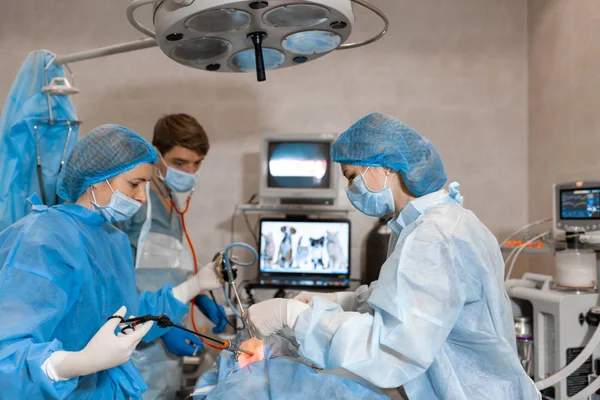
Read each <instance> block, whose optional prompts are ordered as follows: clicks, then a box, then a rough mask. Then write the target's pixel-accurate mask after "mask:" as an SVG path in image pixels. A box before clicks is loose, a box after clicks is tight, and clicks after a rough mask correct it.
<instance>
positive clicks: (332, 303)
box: [249, 113, 541, 400]
mask: <svg viewBox="0 0 600 400" xmlns="http://www.w3.org/2000/svg"><path fill="white" fill-rule="evenodd" d="M332 156H333V160H334V161H336V162H338V163H340V164H341V166H342V171H343V173H344V176H345V177H346V178H347V179H348V181H349V186H348V188H347V189H346V192H347V195H348V198H349V200H350V202H351V203H352V204H353V206H354V207H355V208H357V209H358V210H359V211H361V212H363V213H364V214H367V215H370V216H383V215H387V214H395V215H396V217H395V218H394V219H393V220H392V221H391V222H390V227H391V228H392V230H393V232H394V235H393V238H392V241H391V243H390V249H389V256H388V259H387V261H386V262H385V264H384V265H383V267H382V269H381V272H380V275H379V280H378V281H376V282H374V283H373V284H371V286H370V287H366V286H362V287H360V288H359V289H358V290H357V291H356V292H341V293H330V294H319V293H307V292H303V293H301V294H300V295H298V296H297V297H296V299H295V300H288V299H272V300H267V301H265V302H262V303H259V304H256V305H254V306H252V307H250V309H249V323H250V325H251V326H252V328H253V329H254V331H255V332H257V333H258V335H259V336H266V335H270V334H273V333H275V332H277V331H279V330H280V329H282V328H284V327H286V326H287V327H290V328H292V329H293V330H294V332H295V336H296V339H297V341H298V342H299V344H300V350H301V354H302V355H303V357H305V358H307V359H308V360H310V361H312V362H314V363H315V364H316V365H317V366H319V367H322V368H325V369H336V368H343V369H345V370H347V371H349V372H350V373H352V374H354V375H356V376H358V377H360V378H362V379H365V380H367V381H369V382H370V383H372V384H374V385H376V386H378V387H381V388H393V387H398V386H400V385H403V386H404V389H405V390H406V393H407V395H408V397H409V399H428V400H434V399H457V400H471V399H489V400H492V399H494V400H498V399H504V400H516V399H521V400H531V399H540V398H541V395H540V394H539V392H538V391H537V390H536V388H535V386H534V383H533V382H532V381H531V379H530V378H529V377H528V376H527V375H526V373H525V371H524V370H523V368H522V367H521V364H520V362H519V359H518V357H517V353H516V348H515V346H516V344H515V333H514V327H513V319H512V313H511V309H510V303H509V300H508V298H507V296H506V295H505V292H504V286H503V271H504V263H503V260H502V256H501V254H500V249H499V246H498V242H497V241H496V239H495V237H494V236H493V234H492V233H491V232H490V231H489V230H488V229H487V228H486V227H485V226H484V225H483V224H482V223H481V222H480V221H479V220H478V219H477V217H476V216H475V215H474V214H473V213H472V212H471V211H468V210H467V209H465V208H464V207H463V206H462V203H463V198H462V196H461V194H460V192H459V186H458V184H457V183H452V184H450V186H449V191H446V190H443V186H444V185H445V183H446V179H447V178H446V173H445V170H444V167H443V164H442V160H441V157H440V155H439V153H438V152H437V150H436V149H435V148H434V146H433V145H432V144H431V143H430V142H429V141H428V140H427V139H425V138H424V137H422V136H421V135H419V134H418V133H417V132H415V131H414V130H413V129H411V128H410V127H408V126H407V125H405V124H404V123H402V122H401V121H399V120H397V119H396V118H394V117H392V116H389V115H386V114H381V113H377V114H371V115H368V116H366V117H364V118H363V119H361V120H359V121H358V122H357V123H355V124H354V125H353V126H352V127H350V128H349V129H348V130H347V131H346V132H344V133H342V134H341V135H340V137H339V138H338V139H337V141H336V142H335V143H334V145H333V147H332Z"/></svg>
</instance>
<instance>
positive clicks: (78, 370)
mask: <svg viewBox="0 0 600 400" xmlns="http://www.w3.org/2000/svg"><path fill="white" fill-rule="evenodd" d="M126 312H127V308H126V307H125V306H123V307H121V308H119V311H117V312H116V313H115V314H114V315H118V316H120V317H124V316H125V313H126ZM120 323H121V320H120V319H118V318H112V319H110V320H108V322H106V323H105V324H104V325H103V326H102V327H101V328H100V329H99V330H98V332H96V334H95V335H94V337H93V338H92V339H91V340H90V341H89V342H88V344H87V345H86V346H85V348H84V349H83V350H81V351H76V352H72V351H62V350H60V351H55V352H54V353H52V355H50V357H48V359H47V360H46V361H45V362H44V364H42V370H43V371H44V372H45V373H46V375H47V376H48V377H49V378H50V379H51V380H53V381H55V382H57V381H66V380H69V379H71V378H75V377H77V376H85V375H90V374H93V373H95V372H98V371H104V370H107V369H110V368H113V367H117V366H119V365H123V364H125V363H126V362H127V361H129V359H130V358H131V355H132V354H133V351H134V350H135V348H136V346H137V345H138V343H139V342H140V341H141V340H142V338H143V337H144V336H145V335H146V333H148V331H149V330H150V328H152V325H154V322H153V321H150V322H146V323H144V324H141V325H138V326H136V327H135V328H134V329H127V330H125V332H124V333H121V332H119V333H118V334H115V329H116V328H117V326H119V325H120Z"/></svg>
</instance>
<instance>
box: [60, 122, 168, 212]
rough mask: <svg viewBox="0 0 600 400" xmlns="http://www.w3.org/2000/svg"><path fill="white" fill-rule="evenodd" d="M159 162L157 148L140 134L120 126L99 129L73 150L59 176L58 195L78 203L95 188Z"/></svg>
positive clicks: (92, 131)
mask: <svg viewBox="0 0 600 400" xmlns="http://www.w3.org/2000/svg"><path fill="white" fill-rule="evenodd" d="M156 160H157V154H156V150H155V149H154V147H152V145H150V143H148V142H147V141H145V140H144V139H143V138H142V137H141V136H139V135H138V134H137V133H134V132H132V131H130V130H129V129H127V128H125V127H122V126H120V125H102V126H99V127H97V128H94V129H92V130H91V131H90V132H89V133H87V134H86V135H85V136H83V137H82V138H81V139H80V140H79V142H77V144H76V145H75V147H74V148H73V152H72V153H71V155H70V156H69V159H68V160H67V163H66V164H65V167H64V168H63V170H62V171H61V174H60V176H59V182H58V195H59V196H60V197H61V198H62V199H64V200H66V201H71V202H75V201H77V199H79V197H80V196H81V194H82V193H83V192H84V191H85V190H86V189H87V188H89V187H90V186H91V185H93V184H95V183H98V182H102V181H104V180H107V179H110V178H113V177H115V176H117V175H119V174H121V173H123V172H125V171H128V170H130V169H132V168H134V167H136V166H137V165H140V164H149V163H152V164H154V163H156Z"/></svg>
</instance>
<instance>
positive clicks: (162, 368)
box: [120, 114, 227, 399]
mask: <svg viewBox="0 0 600 400" xmlns="http://www.w3.org/2000/svg"><path fill="white" fill-rule="evenodd" d="M152 144H153V145H154V147H155V148H156V150H157V151H158V162H157V164H156V165H155V166H154V171H153V175H152V178H151V181H150V185H149V188H150V190H149V193H148V202H147V203H146V204H144V205H143V206H142V208H141V209H140V211H139V212H138V213H137V214H136V215H135V216H134V217H133V218H131V219H130V220H128V221H126V222H125V223H123V224H121V225H120V228H121V229H122V230H123V232H125V233H126V234H127V236H128V237H129V241H130V243H131V247H132V250H133V254H134V258H135V260H134V262H135V269H136V284H137V287H138V290H139V291H144V290H151V291H154V290H156V289H158V288H160V287H162V286H163V285H164V284H171V285H173V286H176V285H179V284H180V283H181V282H183V281H185V279H186V277H187V276H189V275H190V274H192V273H193V272H194V260H193V257H192V254H190V251H189V250H188V249H187V248H186V247H185V245H184V238H183V236H184V224H183V218H185V216H184V214H185V211H187V207H188V205H189V201H190V198H191V195H192V193H193V191H194V188H195V186H196V182H197V180H198V174H199V171H200V167H201V166H202V161H203V160H204V158H205V157H206V155H207V154H208V150H209V148H210V144H209V140H208V136H207V135H206V132H205V131H204V129H203V128H202V126H201V125H200V124H199V123H198V121H197V120H196V119H195V118H194V117H192V116H190V115H187V114H171V115H166V116H164V117H162V118H160V119H159V120H158V121H157V122H156V125H155V126H154V136H153V139H152ZM175 193H188V196H187V200H186V201H185V202H184V203H183V204H178V200H177V198H176V196H175ZM194 303H195V305H196V306H198V308H199V309H200V310H201V311H202V312H203V313H204V314H205V315H206V316H207V317H208V318H209V319H210V320H211V321H212V322H213V323H214V324H215V327H214V328H213V333H221V332H222V331H223V330H224V329H225V326H226V324H227V318H226V314H225V311H224V309H223V307H222V306H220V305H218V304H216V303H215V302H214V301H213V300H212V299H211V298H210V297H208V296H207V295H206V294H200V295H198V296H196V297H195V299H194ZM162 341H163V343H161V342H160V341H159V340H156V341H155V342H153V343H150V344H148V345H145V346H139V347H138V350H137V351H136V353H135V354H134V356H133V357H132V359H133V361H134V363H135V364H136V366H137V367H138V369H139V370H140V372H141V373H142V376H143V377H144V379H145V380H146V383H147V384H148V387H149V390H148V391H147V392H146V393H144V398H147V399H172V398H174V397H175V394H176V392H177V390H178V389H179V386H180V382H181V373H182V365H181V360H180V358H179V357H182V356H192V355H196V354H197V353H198V352H200V351H201V350H202V349H203V344H202V341H200V339H199V338H198V337H197V336H195V335H192V334H189V333H187V332H184V331H181V330H179V329H173V330H171V331H170V332H169V333H167V334H166V335H164V336H163V337H162ZM165 347H166V349H165ZM167 350H168V352H167ZM168 353H171V354H168ZM174 356H179V357H174Z"/></svg>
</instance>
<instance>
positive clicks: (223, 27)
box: [154, 0, 354, 72]
mask: <svg viewBox="0 0 600 400" xmlns="http://www.w3.org/2000/svg"><path fill="white" fill-rule="evenodd" d="M180 3H181V4H178V3H177V2H175V1H173V0H164V1H162V2H159V3H157V4H156V6H155V8H154V27H155V36H156V41H157V42H158V45H159V47H160V48H161V50H162V51H163V52H164V53H165V54H166V55H167V56H168V57H169V58H172V59H173V60H175V61H177V62H178V63H180V64H183V65H186V66H188V67H192V68H198V69H203V70H208V71H218V72H249V71H255V70H256V68H257V63H256V59H257V55H258V56H259V57H258V58H259V62H260V63H261V65H264V69H267V70H269V69H275V68H285V67H290V66H293V65H297V64H302V63H305V62H309V61H313V60H316V59H317V58H319V57H322V56H324V55H325V54H327V53H329V52H331V51H333V50H335V49H336V48H338V47H339V46H340V45H341V44H342V43H344V41H346V39H348V37H349V36H350V32H351V30H352V25H353V24H354V14H353V12H352V6H351V1H350V0H312V1H304V0H295V1H294V0H264V1H255V0H245V1H239V0H238V1H236V0H195V1H193V2H191V4H189V5H184V4H187V3H189V1H188V2H180ZM256 35H259V36H260V37H259V38H256V37H255V36H256ZM257 51H260V53H257ZM216 66H218V68H217V67H216ZM260 68H261V67H260V66H259V69H260ZM263 72H264V71H263Z"/></svg>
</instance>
